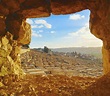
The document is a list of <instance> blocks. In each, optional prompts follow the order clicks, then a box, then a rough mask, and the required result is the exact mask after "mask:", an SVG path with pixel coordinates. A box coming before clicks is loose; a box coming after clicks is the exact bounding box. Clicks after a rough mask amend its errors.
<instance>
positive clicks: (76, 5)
mask: <svg viewBox="0 0 110 96" xmlns="http://www.w3.org/2000/svg"><path fill="white" fill-rule="evenodd" d="M87 4H88V1H87V0H51V10H52V14H70V13H75V12H78V11H82V10H84V9H87V6H88V5H87Z"/></svg>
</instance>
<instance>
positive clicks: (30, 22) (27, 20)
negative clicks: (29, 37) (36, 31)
mask: <svg viewBox="0 0 110 96" xmlns="http://www.w3.org/2000/svg"><path fill="white" fill-rule="evenodd" d="M26 22H27V23H29V24H34V22H33V21H32V20H31V19H26Z"/></svg>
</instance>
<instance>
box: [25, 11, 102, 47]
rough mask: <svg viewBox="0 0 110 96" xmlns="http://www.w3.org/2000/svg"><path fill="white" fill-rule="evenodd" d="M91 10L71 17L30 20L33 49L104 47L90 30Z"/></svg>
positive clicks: (60, 16) (70, 15) (56, 16)
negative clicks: (45, 47)
mask: <svg viewBox="0 0 110 96" xmlns="http://www.w3.org/2000/svg"><path fill="white" fill-rule="evenodd" d="M89 15H90V11H89V10H84V11H81V12H77V13H74V14H69V15H52V14H51V16H50V17H46V18H28V19H27V20H26V22H28V23H29V24H30V25H31V27H32V39H31V43H30V47H31V48H39V47H40V48H42V47H44V46H47V47H49V48H61V47H82V46H83V47H98V46H102V42H101V40H99V39H97V38H96V37H95V36H93V35H92V34H91V33H90V30H89Z"/></svg>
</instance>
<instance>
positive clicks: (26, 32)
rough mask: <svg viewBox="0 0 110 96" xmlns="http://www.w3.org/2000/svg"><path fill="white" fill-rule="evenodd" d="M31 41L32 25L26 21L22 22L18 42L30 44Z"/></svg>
mask: <svg viewBox="0 0 110 96" xmlns="http://www.w3.org/2000/svg"><path fill="white" fill-rule="evenodd" d="M30 41H31V26H30V24H28V23H26V22H25V21H23V22H22V25H21V28H20V32H19V38H18V42H19V43H21V44H23V45H24V44H29V43H30Z"/></svg>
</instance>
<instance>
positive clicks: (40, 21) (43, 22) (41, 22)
mask: <svg viewBox="0 0 110 96" xmlns="http://www.w3.org/2000/svg"><path fill="white" fill-rule="evenodd" d="M35 24H40V25H43V26H45V27H46V28H52V25H51V24H49V23H47V21H46V20H42V19H40V20H36V21H35Z"/></svg>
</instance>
